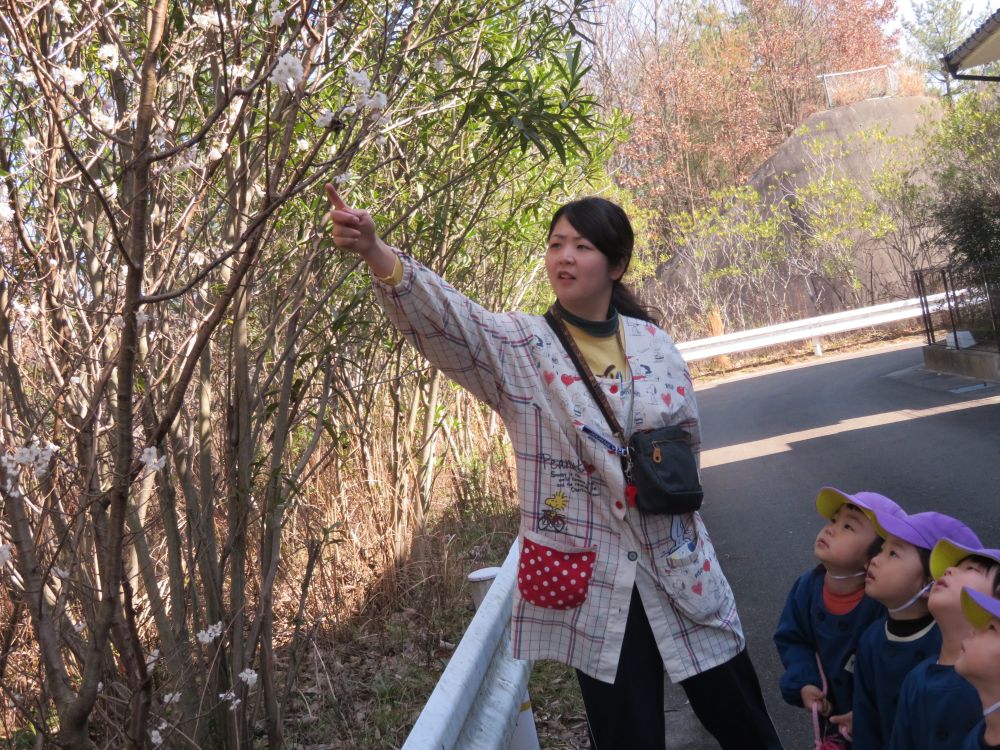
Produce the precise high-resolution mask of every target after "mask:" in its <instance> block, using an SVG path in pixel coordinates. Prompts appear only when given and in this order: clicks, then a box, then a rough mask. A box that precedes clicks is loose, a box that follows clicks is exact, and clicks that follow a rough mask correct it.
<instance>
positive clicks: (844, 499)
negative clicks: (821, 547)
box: [816, 487, 905, 523]
mask: <svg viewBox="0 0 1000 750" xmlns="http://www.w3.org/2000/svg"><path fill="white" fill-rule="evenodd" d="M848 503H850V504H851V505H856V506H857V507H859V508H861V511H862V512H863V513H864V514H865V515H866V516H868V518H869V520H870V521H871V522H872V523H877V522H878V519H879V517H885V516H900V515H905V514H904V512H903V509H902V508H900V507H899V506H898V505H897V504H896V501H895V500H890V499H889V498H887V497H886V496H885V495H880V494H878V493H877V492H855V493H854V494H853V495H851V494H848V493H847V492H844V491H842V490H838V489H837V488H835V487H824V488H823V489H821V490H820V491H819V494H818V495H816V510H818V511H819V514H820V515H821V516H823V518H826V519H830V518H833V514H834V513H836V512H837V511H838V510H840V507H841V506H842V505H847V504H848Z"/></svg>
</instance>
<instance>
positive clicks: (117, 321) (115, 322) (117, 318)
mask: <svg viewBox="0 0 1000 750" xmlns="http://www.w3.org/2000/svg"><path fill="white" fill-rule="evenodd" d="M108 323H110V324H111V327H112V328H118V329H119V330H120V329H122V328H124V327H125V318H123V317H122V316H121V315H112V316H111V320H109V321H108Z"/></svg>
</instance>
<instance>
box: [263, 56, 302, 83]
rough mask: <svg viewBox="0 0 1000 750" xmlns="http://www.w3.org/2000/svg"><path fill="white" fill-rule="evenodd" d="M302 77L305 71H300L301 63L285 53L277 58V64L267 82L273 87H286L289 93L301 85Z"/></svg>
mask: <svg viewBox="0 0 1000 750" xmlns="http://www.w3.org/2000/svg"><path fill="white" fill-rule="evenodd" d="M304 75H305V71H303V69H302V62H301V61H300V60H299V58H297V57H296V56H295V55H292V54H290V53H287V52H286V53H285V54H284V55H282V56H281V57H279V58H278V63H277V64H276V65H275V66H274V70H272V71H271V76H270V78H269V79H268V80H270V81H271V83H273V84H274V85H275V86H287V87H288V90H289V91H291V90H293V89H294V88H295V87H296V86H298V85H299V84H300V83H302V78H303V76H304Z"/></svg>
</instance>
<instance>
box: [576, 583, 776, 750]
mask: <svg viewBox="0 0 1000 750" xmlns="http://www.w3.org/2000/svg"><path fill="white" fill-rule="evenodd" d="M576 675H577V678H578V679H579V681H580V692H581V693H583V703H584V706H585V707H586V709H587V723H588V725H589V728H590V743H591V746H592V747H593V748H594V750H666V738H665V733H666V730H665V728H664V723H663V712H664V706H663V679H664V675H663V659H662V658H661V657H660V651H659V649H658V648H657V647H656V640H655V638H654V637H653V631H652V629H651V628H650V626H649V620H648V619H647V617H646V612H645V610H644V609H643V606H642V600H641V599H640V598H639V592H638V590H637V589H632V602H631V604H630V605H629V612H628V621H627V622H626V624H625V640H624V642H623V643H622V652H621V656H620V657H619V660H618V674H617V675H616V676H615V684H614V685H609V684H608V683H606V682H601V681H599V680H595V679H594V678H593V677H588V676H587V675H585V674H583V673H582V672H580V671H579V670H577V673H576ZM681 687H682V688H684V692H685V693H686V694H687V697H688V700H689V701H690V702H691V708H693V709H694V713H695V715H696V716H697V717H698V720H699V721H700V722H701V723H702V726H704V727H705V729H707V730H708V731H709V732H710V733H711V734H712V736H713V737H715V739H716V740H717V741H718V743H719V745H720V747H722V748H723V750H781V741H780V740H779V739H778V735H777V733H776V732H775V731H774V725H773V724H772V723H771V717H770V716H768V714H767V708H766V707H765V705H764V696H763V695H761V692H760V682H759V681H758V680H757V673H756V672H755V671H754V668H753V664H752V663H751V662H750V657H749V656H748V655H747V652H746V650H743V651H741V652H740V653H739V654H737V655H736V656H735V657H734V658H732V659H730V660H729V661H727V662H726V663H725V664H720V665H719V666H717V667H713V668H712V669H709V670H708V671H707V672H702V673H701V674H698V675H695V676H694V677H689V678H688V679H686V680H683V681H682V682H681Z"/></svg>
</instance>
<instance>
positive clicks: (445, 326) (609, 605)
mask: <svg viewBox="0 0 1000 750" xmlns="http://www.w3.org/2000/svg"><path fill="white" fill-rule="evenodd" d="M326 189H327V193H328V196H329V199H330V203H331V210H330V212H329V213H328V214H327V217H326V219H327V220H328V221H329V222H331V223H332V235H333V241H334V244H336V245H337V247H340V248H342V249H344V250H348V251H351V252H355V253H357V254H358V255H359V256H361V258H363V259H364V260H365V262H366V263H367V264H368V266H369V268H370V269H371V271H372V273H373V275H374V276H375V279H376V280H375V282H374V284H373V286H374V289H375V294H376V297H377V298H378V301H379V303H380V304H381V305H382V307H383V308H384V310H385V312H386V314H387V315H388V316H389V318H390V319H391V320H392V322H393V324H394V325H395V326H396V327H397V328H398V329H399V330H400V331H401V332H402V333H403V335H404V336H405V337H406V338H407V339H408V340H409V341H410V342H411V343H412V344H413V345H414V346H415V347H417V348H418V349H419V350H420V351H421V352H422V353H423V354H424V356H426V357H427V359H428V360H429V361H430V362H431V363H432V364H434V365H435V366H437V367H439V368H440V369H441V370H442V371H443V372H445V373H446V374H447V375H449V376H450V377H452V378H453V379H454V380H456V381H457V382H458V383H460V384H461V385H462V386H464V387H465V388H467V389H468V390H470V391H471V392H472V393H473V394H475V395H476V396H477V397H478V398H480V399H482V400H483V401H485V402H486V403H487V404H489V405H490V406H491V407H492V408H493V409H494V410H496V411H497V412H498V413H499V414H500V416H501V417H502V418H503V420H504V424H505V425H506V427H507V431H508V433H509V434H510V438H511V441H512V443H513V446H514V453H515V456H516V460H517V477H518V491H519V497H520V504H521V524H520V537H521V541H522V547H521V558H520V565H519V575H518V588H517V591H516V593H515V596H514V609H513V622H512V631H513V634H512V640H513V652H514V656H515V657H516V658H519V659H555V660H557V661H560V662H562V663H564V664H569V665H571V666H573V667H574V668H576V670H577V675H578V678H579V682H580V688H581V691H582V693H583V700H584V704H585V706H586V710H587V719H588V724H589V728H590V737H591V743H592V745H593V746H594V747H595V748H597V750H611V748H628V749H629V750H636V749H637V748H638V749H644V748H651V749H654V750H655V749H657V748H665V747H666V743H665V736H664V720H663V716H664V707H663V673H664V671H666V672H667V674H668V675H669V676H670V678H671V679H672V680H674V681H678V682H680V684H681V686H682V687H683V688H684V690H685V692H686V693H687V695H688V697H689V699H690V701H691V705H692V707H693V708H694V710H695V713H696V714H697V716H698V718H699V719H700V720H701V722H702V724H703V725H704V726H705V727H706V728H707V729H708V730H709V731H710V732H711V733H712V734H713V735H714V736H715V737H716V739H717V740H718V741H719V743H720V745H721V746H722V747H723V748H727V750H728V749H730V748H731V749H732V750H737V748H738V749H739V750H754V749H756V748H761V749H763V748H767V749H768V750H770V749H772V748H780V747H781V744H780V742H779V741H778V738H777V736H776V734H775V732H774V727H773V726H772V724H771V720H770V718H769V717H768V715H767V710H766V708H765V706H764V701H763V698H762V696H761V691H760V685H759V683H758V681H757V676H756V673H755V672H754V669H753V665H752V664H751V662H750V659H749V657H748V656H747V653H746V648H745V646H746V643H745V639H744V637H743V632H742V629H741V626H740V621H739V617H738V615H737V613H736V603H735V600H734V599H733V594H732V590H731V589H730V587H729V584H728V582H727V581H726V578H725V576H724V575H723V573H722V571H721V569H720V567H719V563H718V558H717V557H716V555H715V550H714V549H713V547H712V544H711V542H710V540H709V538H708V534H707V532H706V531H705V527H704V525H703V523H702V520H701V517H700V516H699V514H698V513H691V514H684V515H679V516H671V515H651V514H645V513H640V512H639V511H638V509H637V508H635V507H632V506H631V505H630V503H629V498H628V494H627V493H626V483H625V479H624V475H623V470H622V465H621V463H620V459H619V457H618V454H617V453H614V452H613V449H614V448H615V447H616V445H615V441H614V438H613V437H612V433H611V430H610V428H609V427H608V425H607V421H606V420H605V419H604V417H603V416H602V413H601V411H600V410H599V408H598V406H597V404H596V403H595V400H594V398H593V396H591V394H590V392H589V391H588V390H587V387H586V384H585V383H584V382H582V377H581V375H580V373H579V372H578V371H577V369H576V367H575V366H574V365H573V363H572V360H571V359H570V356H569V354H568V353H567V352H566V350H565V349H564V348H563V346H562V345H561V344H560V342H559V339H558V338H557V337H556V335H555V333H554V331H553V330H552V329H551V328H550V327H549V325H548V324H547V322H546V321H545V320H544V319H543V318H541V317H538V316H531V315H526V314H523V313H517V312H510V313H493V312H489V311H487V310H484V309H483V308H482V307H480V306H478V305H477V304H475V303H474V302H472V301H470V300H469V299H467V298H465V297H464V296H463V295H461V294H460V293H458V292H457V291H456V290H454V289H453V288H451V287H450V286H448V285H447V284H445V283H444V282H443V281H442V280H441V279H440V278H439V277H437V276H436V275H434V274H433V273H432V272H431V271H429V270H428V269H427V268H425V267H423V266H422V265H420V264H419V263H417V262H416V261H414V260H413V259H412V258H410V257H409V256H407V255H405V254H404V253H400V252H398V251H396V250H393V249H392V248H390V247H389V246H388V245H386V244H385V243H384V242H383V241H382V240H381V239H380V238H379V237H378V236H377V235H376V233H375V225H374V222H373V221H372V218H371V216H369V215H368V214H367V213H366V212H363V211H358V210H355V209H351V208H348V207H347V206H346V205H345V204H344V202H343V201H342V200H341V199H340V197H339V196H338V195H337V192H336V190H334V189H333V187H332V186H330V185H327V186H326ZM632 246H633V233H632V227H631V225H630V223H629V220H628V217H627V216H626V215H625V212H624V211H622V209H621V208H619V207H618V206H616V205H615V204H613V203H611V202H610V201H607V200H604V199H601V198H585V199H583V200H580V201H575V202H573V203H569V204H567V205H565V206H563V207H562V208H560V209H559V211H557V212H556V215H555V217H554V218H553V220H552V224H551V227H550V229H549V237H548V248H547V250H546V253H545V267H546V271H547V272H548V278H549V283H550V284H551V285H552V289H553V291H554V292H555V295H556V299H557V302H556V304H555V305H554V307H553V311H554V313H555V314H556V315H557V316H558V317H559V318H561V319H562V320H563V321H564V323H566V324H567V328H568V331H569V333H570V335H571V336H572V338H573V340H574V341H575V342H576V344H577V346H578V348H579V350H580V352H581V353H582V355H583V358H584V359H585V361H586V364H587V366H589V367H590V369H591V370H592V371H593V372H594V374H595V375H597V376H598V377H597V380H598V384H599V387H600V388H601V389H602V390H603V392H604V394H605V395H606V397H607V399H608V401H609V402H610V406H611V409H612V410H614V412H615V416H616V418H617V419H618V421H619V423H620V424H623V425H626V428H625V429H626V431H627V432H628V433H629V434H631V432H632V431H640V430H650V429H654V428H657V427H661V426H664V425H671V424H677V425H682V426H684V427H685V429H686V431H687V433H688V435H689V439H690V443H691V446H692V448H693V449H694V450H697V448H698V445H699V428H698V410H697V406H696V404H695V400H694V394H693V392H692V386H691V379H690V376H689V375H688V371H687V368H686V366H685V364H684V360H683V359H682V358H681V356H680V354H679V353H678V352H677V350H676V349H675V348H674V345H673V342H672V341H671V339H670V337H669V336H667V334H666V333H664V332H663V331H662V330H660V329H659V328H658V327H657V326H656V325H654V324H653V323H652V322H651V320H650V317H649V315H648V314H647V313H646V311H645V310H644V309H643V308H642V306H641V305H640V304H639V303H638V301H637V300H636V298H635V297H634V296H633V295H632V294H631V293H630V292H629V291H628V290H627V289H626V288H625V286H624V285H623V284H622V282H621V278H622V276H623V275H624V274H625V271H626V270H627V268H628V265H629V260H630V259H631V255H632Z"/></svg>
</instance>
